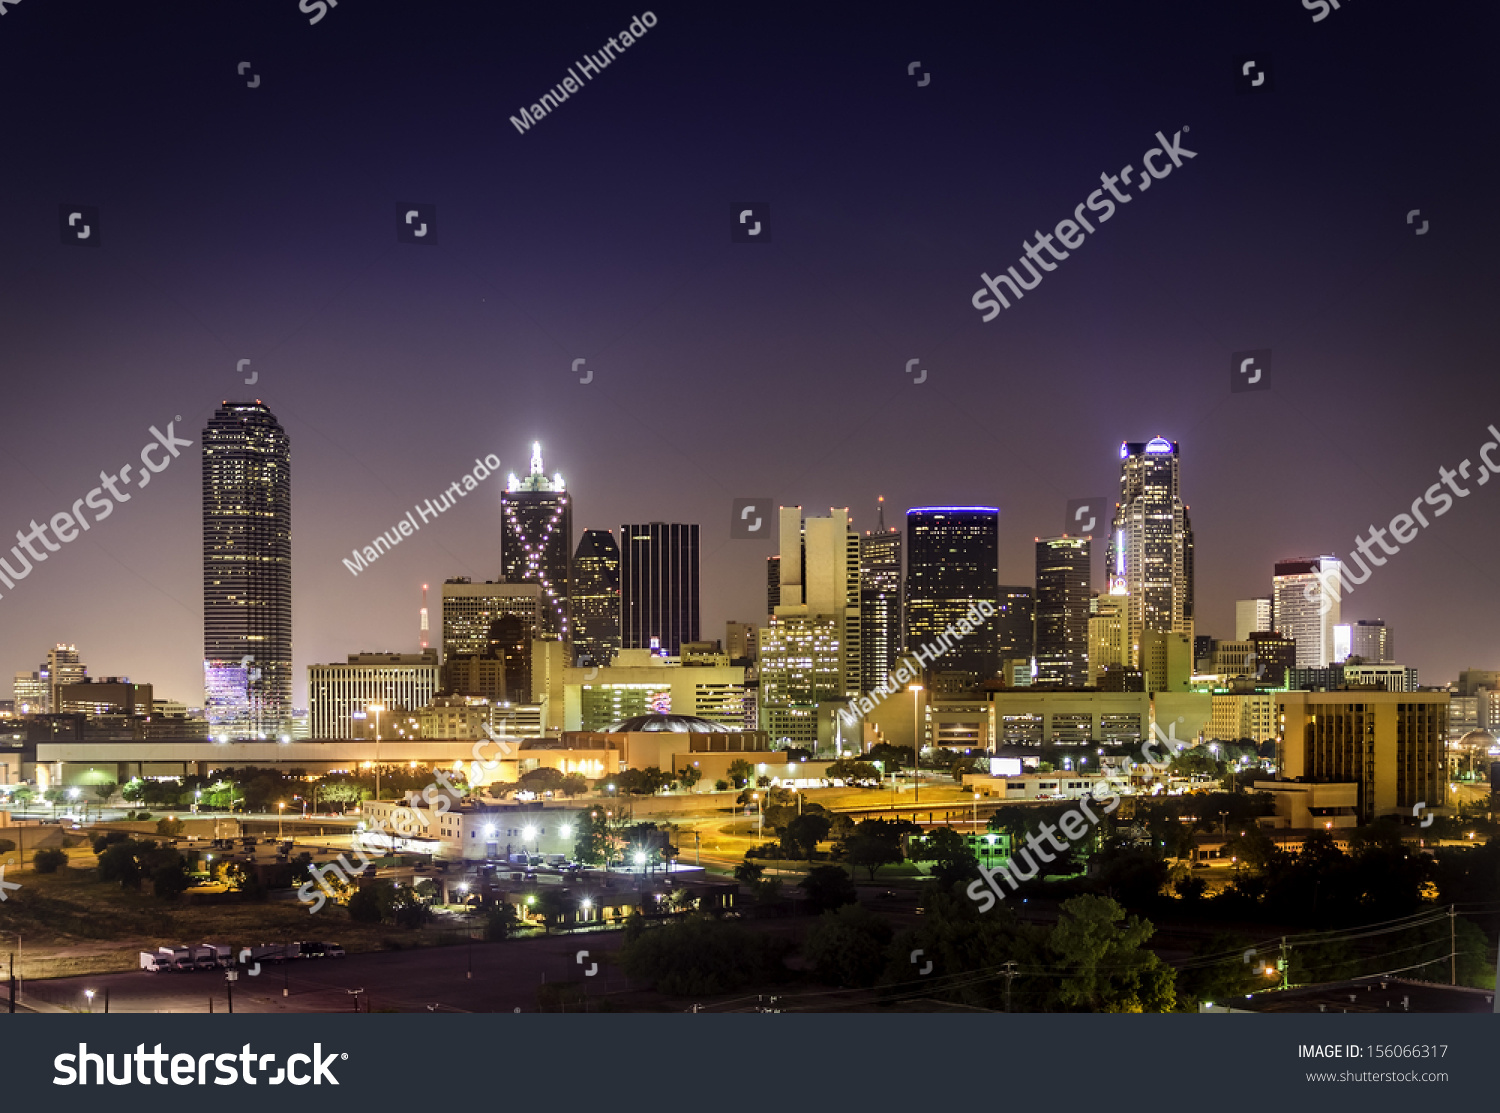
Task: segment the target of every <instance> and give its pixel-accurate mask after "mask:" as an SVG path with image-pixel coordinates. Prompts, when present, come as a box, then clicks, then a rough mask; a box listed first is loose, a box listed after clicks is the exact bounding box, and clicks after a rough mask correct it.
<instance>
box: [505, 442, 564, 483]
mask: <svg viewBox="0 0 1500 1113" xmlns="http://www.w3.org/2000/svg"><path fill="white" fill-rule="evenodd" d="M505 489H506V490H507V491H563V490H566V488H565V487H564V486H563V477H562V472H558V473H557V474H556V475H554V476H553V477H552V478H551V479H548V478H547V473H546V472H544V471H543V470H542V442H541V441H533V442H532V444H531V474H530V475H528V476H527V477H526V478H525V479H524V480H521V479H517V478H516V473H515V472H511V473H510V475H509V477H507V479H506V485H505Z"/></svg>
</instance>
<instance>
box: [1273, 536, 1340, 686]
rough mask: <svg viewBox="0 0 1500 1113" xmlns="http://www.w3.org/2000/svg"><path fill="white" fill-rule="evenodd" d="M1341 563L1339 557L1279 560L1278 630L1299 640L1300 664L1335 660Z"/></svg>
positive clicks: (1275, 592)
mask: <svg viewBox="0 0 1500 1113" xmlns="http://www.w3.org/2000/svg"><path fill="white" fill-rule="evenodd" d="M1339 570H1340V565H1339V561H1338V559H1337V558H1336V557H1331V556H1324V557H1299V558H1297V559H1294V560H1281V561H1277V562H1276V576H1275V579H1274V581H1273V582H1274V584H1275V587H1274V590H1273V593H1272V594H1273V598H1274V600H1275V607H1276V629H1277V631H1278V632H1279V633H1281V634H1283V635H1284V636H1286V637H1288V638H1291V639H1292V640H1293V641H1295V642H1296V643H1297V667H1298V668H1304V669H1308V668H1311V669H1320V668H1323V667H1324V666H1326V665H1331V664H1333V663H1334V637H1333V628H1334V627H1335V626H1337V625H1338V624H1339V590H1340V588H1341V584H1340V582H1339Z"/></svg>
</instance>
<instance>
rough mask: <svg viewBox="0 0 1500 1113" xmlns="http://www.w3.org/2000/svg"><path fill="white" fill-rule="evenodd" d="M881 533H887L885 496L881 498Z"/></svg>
mask: <svg viewBox="0 0 1500 1113" xmlns="http://www.w3.org/2000/svg"><path fill="white" fill-rule="evenodd" d="M880 532H882V533H884V532H885V496H884V495H881V496H880Z"/></svg>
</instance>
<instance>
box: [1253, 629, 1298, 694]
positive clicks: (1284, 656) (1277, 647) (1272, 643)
mask: <svg viewBox="0 0 1500 1113" xmlns="http://www.w3.org/2000/svg"><path fill="white" fill-rule="evenodd" d="M1250 644H1251V645H1253V646H1254V647H1255V655H1254V658H1253V659H1251V660H1248V661H1247V662H1246V668H1245V671H1246V672H1247V673H1248V674H1250V675H1253V676H1254V677H1255V682H1256V684H1258V685H1259V686H1261V687H1264V688H1282V687H1285V686H1286V678H1287V673H1288V672H1289V671H1290V670H1291V669H1294V668H1296V667H1297V643H1296V642H1295V641H1293V640H1292V639H1291V638H1289V637H1287V636H1286V635H1284V634H1279V633H1276V632H1275V631H1266V630H1256V631H1255V632H1253V633H1252V634H1251V635H1250ZM1252 666H1253V667H1252Z"/></svg>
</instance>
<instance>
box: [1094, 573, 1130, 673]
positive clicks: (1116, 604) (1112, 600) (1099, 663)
mask: <svg viewBox="0 0 1500 1113" xmlns="http://www.w3.org/2000/svg"><path fill="white" fill-rule="evenodd" d="M1125 657H1126V654H1125V605H1124V603H1123V602H1122V601H1121V600H1120V599H1119V597H1118V596H1112V595H1095V596H1094V597H1093V598H1092V599H1091V600H1089V683H1090V684H1093V685H1096V686H1097V685H1098V683H1099V678H1100V677H1101V676H1103V674H1104V670H1105V669H1107V668H1109V667H1111V666H1113V667H1114V668H1116V669H1121V668H1124V667H1125Z"/></svg>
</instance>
